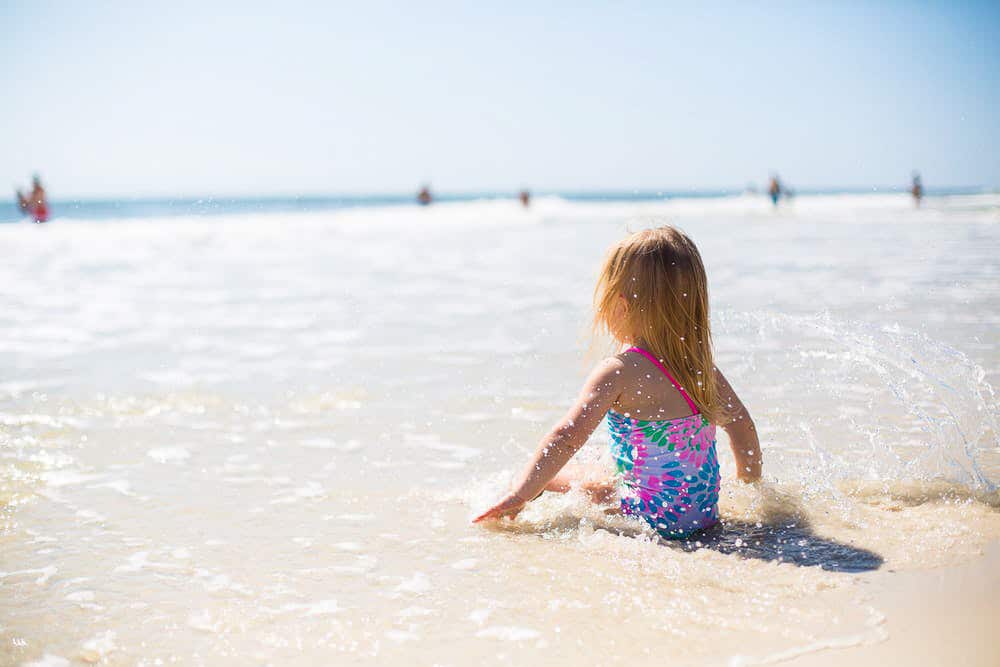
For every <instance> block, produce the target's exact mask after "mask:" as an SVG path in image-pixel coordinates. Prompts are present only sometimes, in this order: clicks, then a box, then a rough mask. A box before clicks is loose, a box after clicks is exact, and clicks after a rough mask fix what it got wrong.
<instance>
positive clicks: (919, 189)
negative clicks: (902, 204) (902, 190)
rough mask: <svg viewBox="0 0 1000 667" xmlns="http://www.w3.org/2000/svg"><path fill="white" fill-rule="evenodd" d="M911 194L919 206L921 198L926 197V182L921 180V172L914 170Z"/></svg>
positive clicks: (914, 202)
mask: <svg viewBox="0 0 1000 667" xmlns="http://www.w3.org/2000/svg"><path fill="white" fill-rule="evenodd" d="M910 194H911V195H913V204H914V205H915V206H916V207H917V208H919V207H920V200H921V199H923V198H924V184H923V183H921V182H920V172H919V171H915V172H913V185H912V186H911V187H910Z"/></svg>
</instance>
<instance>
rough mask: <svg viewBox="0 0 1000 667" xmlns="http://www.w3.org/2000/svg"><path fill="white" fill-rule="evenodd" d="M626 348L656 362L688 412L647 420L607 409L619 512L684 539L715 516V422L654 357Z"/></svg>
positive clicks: (717, 462) (716, 477)
mask: <svg viewBox="0 0 1000 667" xmlns="http://www.w3.org/2000/svg"><path fill="white" fill-rule="evenodd" d="M628 351H629V352H636V353H638V354H641V355H642V356H644V357H646V358H647V359H649V360H650V361H652V362H653V363H654V364H656V366H657V368H659V369H660V371H662V372H663V374H664V375H665V376H666V377H667V379H668V380H670V384H672V385H673V386H674V388H675V389H677V391H678V392H680V395H681V396H682V397H683V398H684V400H685V401H687V403H688V405H689V406H690V407H691V410H692V411H693V414H691V415H689V416H687V417H679V418H677V419H658V420H655V421H648V420H644V419H636V418H634V417H627V416H625V415H622V414H619V413H617V412H615V411H614V410H609V411H608V428H609V431H610V433H611V454H612V456H613V457H614V459H615V465H616V467H617V469H618V474H619V476H620V488H619V490H620V494H621V508H622V512H623V513H625V514H626V515H630V516H636V517H640V518H642V519H643V520H645V521H646V523H648V524H649V525H650V526H652V527H653V529H654V530H656V532H657V533H659V534H660V535H661V536H662V537H665V538H667V539H679V538H683V537H687V536H688V535H690V534H691V533H693V532H695V531H697V530H700V529H702V528H708V527H709V526H712V525H714V524H715V523H717V522H718V520H719V459H718V457H717V456H716V454H715V426H713V425H712V424H710V423H709V422H708V420H707V419H706V418H705V417H704V415H702V414H701V413H700V412H699V411H698V406H696V405H695V404H694V401H692V400H691V397H690V396H688V394H687V392H685V391H684V389H682V388H681V387H680V386H679V385H678V384H677V382H676V381H675V380H674V378H673V377H672V376H671V375H670V373H668V372H667V369H666V368H664V366H663V364H662V363H660V362H659V361H658V360H657V359H656V357H654V356H653V355H652V354H650V353H649V352H647V351H646V350H643V349H641V348H638V347H633V348H630V349H629V350H628Z"/></svg>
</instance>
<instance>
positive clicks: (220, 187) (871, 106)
mask: <svg viewBox="0 0 1000 667" xmlns="http://www.w3.org/2000/svg"><path fill="white" fill-rule="evenodd" d="M137 4H139V3H124V2H123V3H116V2H105V3H70V2H64V3H48V2H19V1H17V0H15V1H14V2H13V3H9V2H8V3H4V4H3V5H2V6H0V24H3V25H4V27H5V30H4V31H5V36H4V39H3V40H2V41H0V85H2V89H3V90H4V91H6V94H5V96H4V103H3V104H2V105H0V127H3V128H4V131H5V135H6V136H5V137H4V138H3V139H2V140H0V179H4V180H5V182H7V183H9V184H10V185H14V184H15V183H23V182H25V181H26V180H27V179H28V177H29V176H30V174H31V172H32V171H33V170H38V171H40V172H41V173H42V174H43V176H44V177H45V179H46V181H47V182H48V184H49V187H50V190H52V192H53V194H54V195H56V196H60V195H61V196H100V195H179V194H220V195H221V194H229V195H240V194H293V193H311V194H318V193H377V192H408V191H411V190H413V189H414V188H415V187H416V186H417V185H418V184H419V183H421V182H423V181H429V182H431V183H432V184H433V185H434V187H435V188H436V189H440V190H446V191H464V190H506V189H514V188H519V187H522V186H530V187H532V188H534V189H536V190H545V189H593V188H601V189H603V188H653V189H661V188H662V189H676V188H723V187H741V186H742V185H744V184H746V183H748V182H756V183H758V184H759V183H762V182H763V181H764V180H765V179H766V177H767V174H768V171H769V170H772V169H774V170H777V171H778V172H780V173H781V174H782V176H783V177H784V178H785V179H786V180H787V181H788V182H790V183H791V184H792V185H794V186H797V187H800V188H806V187H834V186H868V185H879V186H888V185H902V184H905V183H906V181H907V179H908V178H909V174H910V171H911V170H912V169H914V168H917V169H920V170H921V171H922V172H923V174H924V180H925V181H926V183H927V184H928V185H929V186H931V187H933V186H935V185H985V186H990V187H997V186H1000V151H998V148H1000V113H998V111H997V110H998V109H1000V40H997V39H995V35H996V34H997V32H998V30H1000V3H917V2H913V3H893V2H884V3H877V4H876V3H856V2H843V3H833V2H830V3H806V2H794V3H732V4H729V3H704V4H706V5H710V6H706V7H700V8H698V7H695V8H693V7H690V6H689V4H690V3H676V4H667V3H658V2H649V3H624V4H618V3H615V4H614V5H612V3H606V4H596V3H594V4H586V5H584V6H580V4H579V3H566V4H562V3H517V2H507V3H502V4H501V3H495V5H494V6H492V7H490V6H485V3H471V2H470V3H431V2H428V3H405V4H404V3H399V6H393V5H392V4H388V3H380V2H365V3H344V4H340V3H297V2H283V3H267V4H264V3H260V4H256V3H253V2H233V3H212V2H205V3H185V2H171V3H162V4H155V3H148V4H146V5H145V6H142V7H139V6H136V5H137Z"/></svg>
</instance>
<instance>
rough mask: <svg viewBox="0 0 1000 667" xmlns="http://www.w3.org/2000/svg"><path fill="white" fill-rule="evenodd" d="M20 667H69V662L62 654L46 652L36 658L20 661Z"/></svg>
mask: <svg viewBox="0 0 1000 667" xmlns="http://www.w3.org/2000/svg"><path fill="white" fill-rule="evenodd" d="M21 667H70V662H69V660H67V659H66V658H64V657H62V656H59V655H52V654H51V653H46V654H45V655H43V656H42V657H41V658H39V659H38V660H32V661H31V662H24V663H21Z"/></svg>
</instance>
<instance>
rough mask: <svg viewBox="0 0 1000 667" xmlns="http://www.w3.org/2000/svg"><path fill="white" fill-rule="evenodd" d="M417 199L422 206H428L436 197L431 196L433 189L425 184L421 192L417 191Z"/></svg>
mask: <svg viewBox="0 0 1000 667" xmlns="http://www.w3.org/2000/svg"><path fill="white" fill-rule="evenodd" d="M417 201H418V202H420V205H421V206H427V205H428V204H430V203H431V202H432V201H434V198H433V197H431V189H430V188H429V187H428V186H426V185H425V186H423V187H422V188H420V192H419V193H417Z"/></svg>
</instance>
